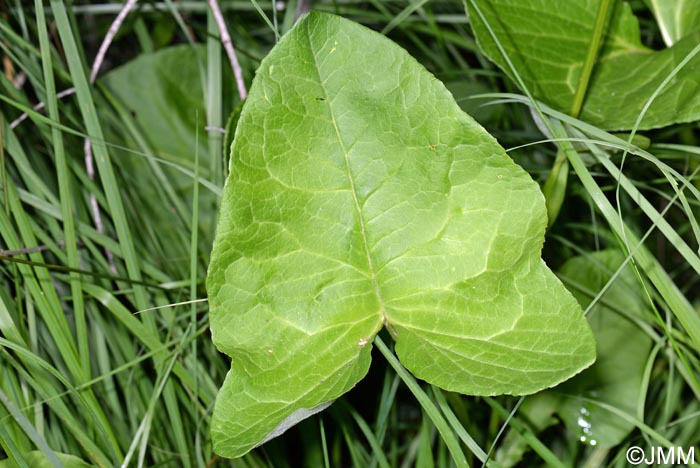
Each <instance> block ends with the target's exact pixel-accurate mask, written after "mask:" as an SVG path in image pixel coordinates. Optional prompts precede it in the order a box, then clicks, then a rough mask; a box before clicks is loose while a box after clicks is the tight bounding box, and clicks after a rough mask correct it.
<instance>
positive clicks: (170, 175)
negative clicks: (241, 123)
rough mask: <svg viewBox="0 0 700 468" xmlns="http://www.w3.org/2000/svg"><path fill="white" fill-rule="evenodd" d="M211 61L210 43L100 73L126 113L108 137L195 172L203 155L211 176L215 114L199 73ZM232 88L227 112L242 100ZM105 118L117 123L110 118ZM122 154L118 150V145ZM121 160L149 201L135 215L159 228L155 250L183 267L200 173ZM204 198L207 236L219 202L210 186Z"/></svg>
mask: <svg viewBox="0 0 700 468" xmlns="http://www.w3.org/2000/svg"><path fill="white" fill-rule="evenodd" d="M204 59H206V51H205V50H204V48H195V47H192V46H190V45H180V46H175V47H168V48H165V49H162V50H159V51H157V52H154V53H144V54H140V55H139V56H138V57H137V58H136V59H134V60H132V61H130V62H128V63H127V64H126V65H123V66H121V67H119V68H116V69H114V70H112V71H110V72H109V73H108V74H106V75H105V76H104V77H102V78H100V82H101V83H102V84H104V85H105V87H106V89H107V91H108V92H109V93H110V94H111V95H112V96H113V98H114V102H116V103H117V106H118V110H119V111H120V118H119V119H118V120H117V122H116V123H115V124H114V125H111V126H107V131H108V134H107V140H108V141H109V142H111V143H118V144H119V143H120V144H123V145H126V146H128V147H130V148H134V149H136V150H138V151H140V152H142V153H145V154H146V155H148V156H154V157H156V158H159V159H161V160H165V161H167V162H169V163H172V164H175V165H177V166H179V167H181V168H184V169H186V170H188V171H191V172H194V165H193V161H195V153H197V152H198V153H199V159H200V174H201V176H202V177H203V178H204V179H207V180H209V179H210V177H211V174H210V171H209V167H210V166H211V163H210V161H209V160H208V157H209V153H208V151H207V137H208V132H207V130H206V129H205V127H206V116H207V113H206V109H205V99H204V93H203V85H202V80H201V76H200V74H199V60H204ZM229 75H230V72H228V71H227V72H226V75H225V76H224V79H225V82H228V83H232V78H231V77H230V76H229ZM228 89H229V90H230V91H229V93H228V97H229V99H226V101H227V103H230V104H229V105H227V106H225V108H226V109H227V110H228V109H230V108H232V107H233V103H234V100H235V99H236V98H235V96H234V95H233V92H232V90H233V89H234V88H233V86H230V87H228ZM103 112H104V110H103ZM104 113H105V115H107V113H106V112H104ZM103 120H104V121H106V122H110V123H111V122H112V120H110V119H108V118H107V117H105V116H103ZM124 123H126V124H127V125H126V127H125V125H124ZM212 131H215V130H212ZM114 151H117V152H118V150H117V149H116V148H115V149H114ZM119 161H120V168H121V171H122V174H123V176H124V177H125V178H127V179H128V180H129V181H130V182H129V184H128V185H129V186H133V187H138V188H139V190H138V193H134V194H133V196H134V197H137V196H138V197H142V199H143V200H144V201H143V203H141V204H139V206H138V208H137V209H135V210H134V211H135V215H136V216H140V217H142V218H143V219H145V220H147V221H148V222H147V223H145V222H144V223H143V225H153V226H158V227H159V231H158V234H157V241H158V243H157V246H153V247H151V250H150V252H151V253H160V256H161V257H162V258H163V266H164V268H165V269H166V271H168V270H172V271H173V272H174V273H175V272H177V271H179V270H178V269H177V267H178V262H183V263H187V262H189V235H187V234H186V233H187V232H188V231H189V230H190V229H189V227H188V228H187V229H183V224H185V223H188V222H189V219H190V214H189V209H190V208H189V207H190V206H191V202H190V201H186V202H185V203H183V202H182V200H183V199H184V200H187V195H185V196H183V192H184V193H185V194H189V193H191V192H192V183H193V176H192V175H188V174H184V173H183V172H181V171H179V170H178V169H176V168H175V167H172V166H169V165H166V164H163V163H161V162H155V161H154V160H153V159H150V160H149V159H148V158H147V157H144V156H139V155H135V154H133V153H119ZM160 197H165V200H163V203H161V204H155V205H154V204H153V203H151V201H152V200H156V199H159V198H160ZM199 201H200V204H199V206H200V209H199V227H200V229H201V230H202V231H203V232H204V233H211V232H213V227H214V222H215V220H216V219H215V217H216V213H215V210H214V208H213V207H215V206H216V203H217V201H218V199H217V197H216V196H215V195H214V194H213V193H211V192H210V191H209V190H202V191H201V192H200V194H199ZM178 203H179V204H178ZM153 206H170V208H171V209H170V210H162V209H159V210H151V208H152V207H153ZM136 222H137V223H138V221H136ZM183 233H185V235H184V237H183Z"/></svg>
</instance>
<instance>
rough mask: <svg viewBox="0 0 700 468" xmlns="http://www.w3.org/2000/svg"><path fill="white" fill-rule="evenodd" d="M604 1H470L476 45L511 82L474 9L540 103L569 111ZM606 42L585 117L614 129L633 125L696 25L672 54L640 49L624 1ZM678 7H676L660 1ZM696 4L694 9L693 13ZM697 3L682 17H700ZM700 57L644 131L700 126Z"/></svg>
mask: <svg viewBox="0 0 700 468" xmlns="http://www.w3.org/2000/svg"><path fill="white" fill-rule="evenodd" d="M601 1H602V0H570V1H566V2H561V1H559V0H470V1H468V2H467V5H468V14H469V19H470V22H471V24H472V28H473V30H474V34H475V35H476V38H477V42H478V44H479V46H480V47H481V49H482V50H483V51H484V53H485V54H486V55H488V57H489V58H490V59H491V60H493V61H494V63H496V64H497V65H498V66H499V67H500V68H501V69H503V71H504V72H505V73H507V74H508V75H509V76H511V78H513V74H512V72H511V70H510V67H508V65H507V63H506V61H505V59H504V58H503V56H502V54H501V52H500V51H499V49H498V47H497V45H496V43H495V42H494V40H493V38H492V37H491V34H490V33H489V31H488V29H487V27H486V25H485V24H484V22H483V21H482V19H481V16H480V15H479V13H478V12H477V11H476V9H475V7H474V4H476V5H477V7H478V8H479V10H480V12H481V13H482V14H483V15H484V17H485V19H486V21H487V22H488V24H489V26H490V27H491V29H492V30H493V32H494V34H495V35H496V37H497V38H498V42H499V43H500V44H501V46H502V47H503V49H504V50H505V52H506V53H507V54H508V57H509V58H510V60H511V62H512V63H513V65H514V67H515V68H516V70H517V71H518V74H519V75H520V76H521V78H522V79H523V81H524V84H525V86H527V87H528V89H529V90H530V92H531V93H532V94H533V96H534V97H535V98H536V99H539V100H541V101H543V102H545V103H546V104H548V105H550V106H552V107H554V108H556V109H557V110H560V111H563V112H567V113H568V112H570V110H571V108H572V102H573V99H574V95H575V93H576V89H577V87H578V86H579V80H580V78H581V72H582V69H583V65H584V63H585V61H586V57H587V53H588V49H589V46H590V43H591V40H592V38H593V35H594V29H595V25H596V19H597V11H598V7H599V5H600V3H601ZM612 3H613V4H615V8H614V11H613V12H612V14H611V18H610V20H609V21H608V23H607V28H608V29H607V35H606V36H605V39H604V43H603V47H602V49H601V51H600V55H599V56H598V59H597V61H596V62H595V64H594V68H593V74H592V76H591V80H590V82H589V83H588V86H587V89H586V93H585V97H584V101H583V109H582V112H581V114H580V118H581V119H582V120H585V121H587V122H589V123H591V124H594V125H597V126H600V127H601V128H605V129H609V130H627V129H631V128H632V127H633V126H634V123H635V121H636V120H637V118H638V116H639V113H640V111H641V109H642V108H643V107H644V105H645V104H646V102H647V100H648V99H649V97H650V96H651V95H652V94H653V93H654V91H656V89H657V87H658V86H659V85H660V84H661V83H662V82H663V81H664V79H666V77H667V76H668V75H669V74H670V73H671V71H672V70H673V69H674V68H675V67H676V66H677V65H678V64H679V63H680V62H681V61H682V60H683V59H684V58H685V57H686V55H688V54H689V53H690V52H691V51H692V50H693V48H694V47H695V46H696V45H697V44H698V41H699V40H700V32H698V31H697V27H696V26H697V24H695V25H693V26H694V27H692V28H691V27H689V28H687V29H683V31H684V32H685V35H684V36H683V37H681V38H678V40H676V41H675V42H674V44H673V46H672V47H669V48H666V49H664V50H659V51H655V50H651V49H649V48H647V47H645V46H644V45H642V43H641V40H640V33H639V22H638V21H637V18H636V17H635V16H634V14H633V13H632V10H631V8H630V6H629V4H628V3H627V2H612ZM660 3H674V4H676V3H677V2H660ZM693 5H695V6H693ZM697 5H698V2H695V3H692V4H688V5H687V10H686V11H685V14H686V15H687V16H694V15H698V14H700V13H698V11H697V10H698V9H697ZM699 75H700V54H698V55H696V56H695V57H694V58H693V59H692V60H691V61H690V62H689V63H688V64H687V65H686V66H685V67H684V68H683V69H682V70H681V71H680V72H679V73H678V74H677V75H676V76H675V78H674V79H673V80H672V81H671V82H670V83H669V84H668V86H666V87H665V88H664V90H663V91H662V92H661V94H660V95H659V96H658V97H657V98H656V99H655V100H654V102H653V104H652V105H651V107H650V108H649V110H648V111H647V113H646V114H645V116H644V119H643V120H642V121H641V125H640V126H639V128H640V129H649V128H657V127H663V126H667V125H670V124H673V123H680V122H690V121H695V120H698V119H700V82H698V79H697V77H698V76H699Z"/></svg>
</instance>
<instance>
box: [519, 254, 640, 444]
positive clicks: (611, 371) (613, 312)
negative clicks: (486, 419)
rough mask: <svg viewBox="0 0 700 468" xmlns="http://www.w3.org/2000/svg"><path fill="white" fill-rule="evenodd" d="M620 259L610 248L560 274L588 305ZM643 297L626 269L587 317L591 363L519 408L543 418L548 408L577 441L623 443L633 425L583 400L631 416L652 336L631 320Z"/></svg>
mask: <svg viewBox="0 0 700 468" xmlns="http://www.w3.org/2000/svg"><path fill="white" fill-rule="evenodd" d="M624 259H625V257H624V255H622V254H621V253H620V252H618V251H613V250H606V251H601V252H595V253H591V254H588V255H585V256H580V257H576V258H572V259H571V260H569V261H568V262H566V263H565V264H564V266H563V267H562V268H561V270H560V276H561V277H562V278H564V279H566V282H567V284H570V285H571V286H570V289H571V290H572V291H574V296H576V298H577V299H578V300H579V302H580V303H581V304H582V305H583V306H587V305H588V304H590V302H591V299H592V296H593V295H596V294H597V293H598V291H600V290H601V289H602V288H603V286H605V284H606V283H607V282H608V281H609V280H610V278H611V276H612V274H613V273H614V272H615V271H616V270H617V269H618V268H619V266H620V265H621V264H622V262H623V261H624ZM643 297H644V296H643V292H642V291H641V288H640V287H639V284H638V283H637V280H636V278H635V276H634V274H633V272H632V270H631V269H630V268H629V267H626V268H625V269H624V270H623V271H622V272H621V274H620V275H619V276H618V277H617V278H616V279H615V281H614V283H613V284H612V285H611V286H610V288H609V289H608V290H607V291H606V292H605V293H604V294H603V296H602V297H601V299H600V301H599V302H598V303H597V304H596V305H595V306H594V307H593V308H591V310H590V311H589V313H588V315H587V318H588V322H589V323H590V325H591V328H592V329H593V332H594V333H595V337H596V343H597V348H598V349H597V355H598V359H597V360H596V363H595V364H594V365H593V366H591V367H590V368H588V369H586V370H585V371H583V372H582V373H581V374H579V375H577V376H576V377H574V378H573V379H571V380H569V381H567V382H564V383H563V384H561V385H559V386H557V387H556V388H553V389H551V390H548V391H546V392H542V393H539V394H537V395H534V396H532V397H530V398H528V399H527V400H526V401H525V403H523V405H522V406H521V412H522V413H523V414H526V415H528V417H529V418H530V419H531V420H533V421H536V420H542V418H543V416H544V413H545V411H544V410H543V408H544V407H548V408H549V410H550V414H551V413H553V412H556V413H558V414H559V415H560V417H561V419H562V420H563V421H564V424H566V426H567V428H568V429H569V430H570V431H572V432H573V433H574V434H578V435H579V439H580V440H581V442H584V443H587V444H593V445H599V446H602V447H607V448H610V447H614V446H615V445H617V444H619V443H620V442H622V440H623V439H624V438H625V437H627V435H628V434H629V433H630V431H632V429H634V425H633V424H632V423H630V422H629V421H626V420H623V419H622V418H620V417H619V416H618V415H615V414H612V413H610V412H609V411H607V410H605V409H603V408H601V407H600V406H597V405H595V404H594V403H592V402H591V401H587V400H585V399H584V398H586V399H590V400H595V401H599V402H602V403H607V404H608V405H610V406H613V407H615V408H617V409H619V410H621V411H624V412H626V413H627V414H629V415H631V416H634V415H635V414H636V411H637V405H638V402H639V399H640V397H641V392H642V379H643V375H644V366H645V365H646V361H647V359H648V357H649V350H650V349H651V344H652V339H651V337H650V336H649V335H648V334H646V333H645V332H644V330H643V329H641V328H640V327H639V325H638V324H637V323H635V322H634V321H635V320H639V321H640V322H643V321H644V320H643V314H644V312H645V310H646V308H647V307H646V305H645V303H644V299H643ZM625 314H626V315H625ZM544 402H548V404H546V403H544ZM540 429H542V428H540Z"/></svg>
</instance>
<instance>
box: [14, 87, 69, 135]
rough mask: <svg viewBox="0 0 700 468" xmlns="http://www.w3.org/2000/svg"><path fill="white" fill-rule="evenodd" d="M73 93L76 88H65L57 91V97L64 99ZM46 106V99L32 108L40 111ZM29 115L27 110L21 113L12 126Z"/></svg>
mask: <svg viewBox="0 0 700 468" xmlns="http://www.w3.org/2000/svg"><path fill="white" fill-rule="evenodd" d="M71 94H75V88H68V89H64V90H63V91H61V92H60V93H57V94H56V97H57V98H58V99H62V98H64V97H66V96H70V95H71ZM44 107H46V103H44V101H41V102H40V103H38V104H36V105H34V107H32V109H34V110H35V111H40V110H41V109H43V108H44ZM27 117H29V114H27V113H26V112H25V113H23V114H22V115H20V116H19V117H17V118H16V119H15V120H13V121H12V122H11V123H10V128H11V129H14V128H15V127H16V126H17V125H19V124H21V123H22V122H23V121H24V120H25V119H26V118H27Z"/></svg>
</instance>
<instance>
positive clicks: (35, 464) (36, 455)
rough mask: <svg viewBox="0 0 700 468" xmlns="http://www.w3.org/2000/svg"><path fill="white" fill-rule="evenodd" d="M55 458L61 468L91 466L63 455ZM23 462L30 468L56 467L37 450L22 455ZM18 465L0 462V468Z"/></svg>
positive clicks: (6, 461)
mask: <svg viewBox="0 0 700 468" xmlns="http://www.w3.org/2000/svg"><path fill="white" fill-rule="evenodd" d="M55 455H56V458H57V459H58V461H60V462H61V464H62V465H63V468H90V467H91V466H92V465H90V464H89V463H86V462H85V461H83V460H82V459H80V458H78V457H75V456H73V455H68V454H65V453H56V454H55ZM22 458H23V461H24V462H25V463H26V464H27V466H31V467H32V468H54V467H55V466H56V465H55V464H54V463H52V462H51V460H49V459H48V458H47V457H46V455H44V454H43V453H42V452H41V451H39V450H34V451H32V452H27V453H24V454H22ZM18 466H19V465H18V464H17V463H15V462H14V461H13V460H10V459H6V460H0V468H16V467H18Z"/></svg>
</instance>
